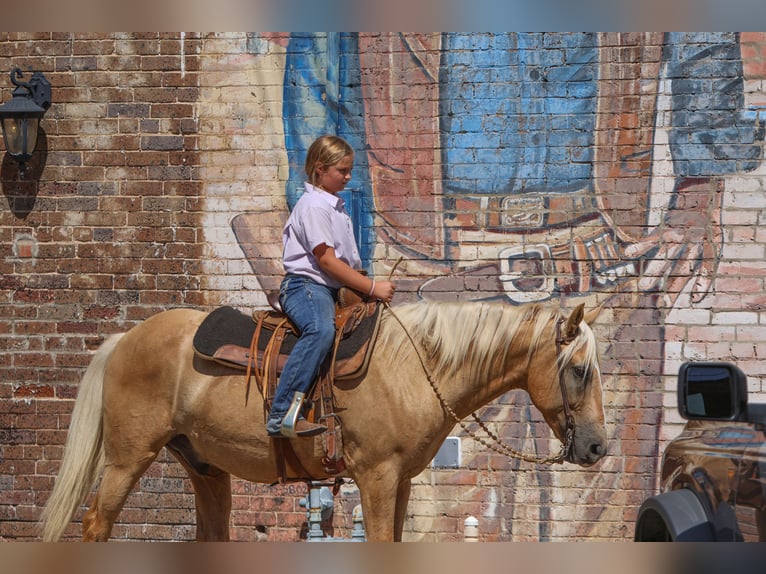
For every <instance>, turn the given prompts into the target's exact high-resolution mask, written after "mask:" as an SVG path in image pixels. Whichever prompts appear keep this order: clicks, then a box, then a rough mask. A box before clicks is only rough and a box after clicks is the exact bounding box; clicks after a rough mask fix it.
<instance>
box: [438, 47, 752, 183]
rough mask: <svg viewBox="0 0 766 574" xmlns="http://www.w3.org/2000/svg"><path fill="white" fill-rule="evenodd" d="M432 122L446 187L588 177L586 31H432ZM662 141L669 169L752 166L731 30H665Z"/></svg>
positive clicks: (591, 64)
mask: <svg viewBox="0 0 766 574" xmlns="http://www.w3.org/2000/svg"><path fill="white" fill-rule="evenodd" d="M442 45H443V48H444V51H443V56H442V65H441V72H440V93H441V102H440V122H441V134H442V158H443V174H444V184H445V190H446V192H447V193H459V194H489V193H491V194H510V193H520V192H521V193H523V192H536V191H540V192H545V193H561V192H568V191H577V190H582V189H584V188H587V187H588V186H590V185H591V179H592V171H593V166H592V160H593V145H594V131H595V126H596V99H597V95H598V45H597V38H596V35H595V34H578V33H562V32H554V33H509V34H460V33H448V34H445V35H444V36H443V42H442ZM663 57H664V69H665V74H666V75H667V77H668V78H669V79H670V81H671V92H672V119H671V124H672V125H671V128H670V134H669V138H670V147H671V151H672V155H673V162H674V168H675V171H676V175H677V176H679V177H697V176H712V175H722V174H726V173H733V172H736V171H746V170H749V169H753V168H755V167H756V166H757V165H758V158H759V157H760V149H759V147H758V146H757V145H755V141H756V139H757V138H758V137H761V138H762V137H763V134H762V133H761V134H756V125H755V118H754V117H753V116H752V115H749V114H747V113H746V112H745V110H743V105H744V95H743V77H742V76H743V72H742V61H741V57H740V51H739V38H738V35H737V34H735V33H708V32H702V33H671V34H667V35H666V37H665V46H664V56H663Z"/></svg>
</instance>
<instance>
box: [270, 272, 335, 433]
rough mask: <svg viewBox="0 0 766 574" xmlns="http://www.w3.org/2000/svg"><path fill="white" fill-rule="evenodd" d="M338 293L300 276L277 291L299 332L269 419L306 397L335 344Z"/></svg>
mask: <svg viewBox="0 0 766 574" xmlns="http://www.w3.org/2000/svg"><path fill="white" fill-rule="evenodd" d="M336 296H337V290H336V289H332V288H330V287H327V286H325V285H320V284H319V283H317V282H315V281H313V280H311V279H309V278H308V277H302V276H300V275H290V274H288V275H286V276H285V278H284V279H283V280H282V284H281V285H280V287H279V304H280V305H281V306H282V310H283V311H284V312H285V313H286V314H287V316H288V317H289V318H290V320H291V321H292V322H293V324H294V325H295V326H296V327H297V328H298V329H299V330H300V336H299V337H298V342H297V343H295V346H294V347H293V350H292V351H291V352H290V356H289V357H288V359H287V362H286V363H285V366H284V369H283V370H282V375H281V376H280V378H279V384H278V385H277V391H276V394H275V395H274V402H273V404H272V407H271V414H270V415H269V419H280V420H281V419H282V418H284V416H285V414H287V411H288V409H289V408H290V403H291V402H292V399H293V395H294V394H295V393H296V392H301V393H307V392H308V391H309V390H310V389H311V386H312V385H313V383H314V381H315V380H316V377H317V375H318V374H319V367H320V366H321V365H322V361H324V359H325V357H327V354H328V353H329V352H330V349H332V345H333V341H334V340H335V298H336Z"/></svg>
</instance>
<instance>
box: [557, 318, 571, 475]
mask: <svg viewBox="0 0 766 574" xmlns="http://www.w3.org/2000/svg"><path fill="white" fill-rule="evenodd" d="M563 323H564V318H563V317H562V318H559V320H558V321H556V365H558V372H559V388H560V389H561V398H562V399H563V401H564V418H565V419H566V425H567V426H566V430H565V433H564V436H565V440H564V444H563V445H562V448H561V453H562V460H563V459H564V458H566V456H567V455H568V454H570V451H571V450H572V447H573V446H574V433H575V419H574V415H573V414H572V407H570V406H569V397H568V396H567V384H566V381H565V380H564V367H563V365H559V364H558V363H559V359H560V357H561V347H562V345H564V344H567V343H571V342H572V339H565V338H564V337H563V336H562V334H561V325H562V324H563Z"/></svg>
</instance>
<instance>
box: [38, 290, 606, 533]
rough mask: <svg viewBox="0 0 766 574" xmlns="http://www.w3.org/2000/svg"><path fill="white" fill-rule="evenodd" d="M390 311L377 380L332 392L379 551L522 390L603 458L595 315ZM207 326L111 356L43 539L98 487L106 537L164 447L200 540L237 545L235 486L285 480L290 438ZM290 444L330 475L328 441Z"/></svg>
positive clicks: (83, 407) (100, 366) (149, 329)
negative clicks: (210, 342) (282, 449)
mask: <svg viewBox="0 0 766 574" xmlns="http://www.w3.org/2000/svg"><path fill="white" fill-rule="evenodd" d="M382 312H383V317H382V319H381V326H380V331H379V338H378V341H377V343H376V346H375V349H374V351H373V353H372V356H371V358H370V362H369V367H368V369H367V372H366V374H365V376H364V377H363V378H360V379H358V380H352V381H344V382H342V383H337V387H336V389H335V401H336V409H335V411H336V413H337V416H338V418H339V422H340V426H341V429H342V436H343V448H344V459H345V463H346V470H345V471H343V473H342V475H340V476H344V477H350V478H352V479H353V480H354V481H355V482H356V484H357V486H358V488H359V492H360V496H361V501H362V507H363V508H364V526H365V530H366V533H367V537H368V539H369V540H375V541H390V540H397V541H398V540H401V538H402V530H403V526H404V520H405V514H406V508H407V502H408V499H409V495H410V485H411V480H412V478H413V477H415V476H417V475H418V474H419V473H420V472H421V471H423V470H424V469H425V468H426V466H427V465H428V464H429V462H430V461H431V459H432V458H433V457H434V455H435V454H436V452H437V450H438V449H439V446H440V445H441V444H442V442H443V441H444V439H445V438H446V437H447V435H448V434H449V432H450V431H451V430H452V428H453V427H454V425H455V423H456V422H457V419H460V418H462V417H465V416H467V415H469V414H470V413H472V412H473V411H475V410H476V409H478V408H480V407H482V406H483V405H486V404H487V403H489V402H490V401H492V400H493V399H495V398H496V397H498V396H500V395H501V394H503V393H505V392H506V391H508V390H510V389H524V390H526V391H527V392H528V393H529V395H530V398H531V401H532V403H533V404H534V405H535V406H536V407H537V408H538V409H539V410H540V411H541V412H542V414H543V416H544V418H545V420H546V422H547V423H548V425H549V426H550V427H551V428H552V430H553V432H554V434H555V435H556V436H557V437H558V438H559V440H561V441H562V442H564V441H565V440H566V437H567V434H568V431H567V429H568V426H571V424H572V423H573V425H574V427H573V428H574V433H573V438H571V436H572V433H571V430H570V431H569V436H570V439H569V440H568V441H567V442H568V443H569V448H568V452H567V453H566V458H565V459H566V460H567V461H569V462H572V463H576V464H579V465H582V466H590V465H592V464H593V463H595V462H596V461H598V460H599V459H600V458H601V457H603V456H604V455H605V454H606V430H605V428H604V411H603V407H602V402H601V372H600V370H599V364H598V359H597V352H596V342H595V338H594V335H593V331H592V330H591V329H590V327H589V323H590V322H591V321H592V320H593V319H594V318H595V315H597V314H598V310H595V311H591V312H590V313H589V314H586V313H584V310H583V306H582V305H580V306H579V307H577V308H576V309H575V310H574V311H573V312H572V313H571V314H570V315H569V316H568V317H564V316H563V315H562V313H561V311H559V310H550V309H546V308H544V307H542V306H540V305H539V304H535V305H527V306H522V307H513V306H510V305H506V304H502V303H487V302H460V303H437V302H417V303H412V304H406V305H400V306H396V307H393V308H391V307H388V308H384V309H383V310H382ZM205 316H206V313H204V312H202V311H198V310H191V309H174V310H169V311H164V312H161V313H159V314H157V315H155V316H153V317H150V318H149V319H147V320H146V321H144V322H143V323H141V324H139V325H137V326H135V327H134V328H132V329H130V330H129V331H128V332H126V333H124V334H118V335H112V336H111V337H110V338H108V339H107V340H106V341H105V342H104V343H103V344H102V345H101V347H100V348H99V350H98V351H97V352H96V354H95V355H94V357H93V360H92V362H91V364H90V366H89V367H88V369H87V370H86V373H85V375H84V378H83V380H82V382H81V384H80V388H79V394H78V397H77V401H76V403H75V406H74V410H73V413H72V421H71V425H70V428H69V435H68V437H67V443H66V447H65V452H64V458H63V461H62V464H61V470H60V473H59V475H58V477H57V479H56V483H55V486H54V488H53V492H52V493H51V496H50V499H49V500H48V503H47V505H46V507H45V509H44V511H43V516H42V521H43V538H44V540H46V541H53V540H57V539H59V538H60V537H61V535H62V534H63V532H64V530H65V528H66V527H67V525H68V524H69V522H70V521H71V520H72V517H73V515H74V513H75V512H76V510H77V508H78V507H79V505H80V504H82V503H83V502H84V500H85V498H86V497H87V496H88V494H89V493H90V491H91V489H92V487H93V485H94V483H95V482H96V480H97V479H98V477H99V476H101V483H100V486H99V487H98V490H97V492H96V495H95V498H94V500H93V502H92V504H91V506H90V508H89V510H88V511H87V512H86V514H85V515H84V518H83V533H82V536H83V539H84V540H106V539H107V538H109V536H110V533H111V530H112V525H113V524H114V522H115V520H116V519H117V516H118V514H119V512H120V510H121V508H122V506H123V504H124V502H125V499H126V498H127V496H128V494H129V493H130V491H131V490H132V488H133V486H134V485H135V484H136V481H137V480H138V479H139V477H140V476H141V475H142V474H143V473H144V472H145V471H146V470H147V469H148V468H149V465H151V463H152V461H154V460H155V458H156V457H157V455H158V453H159V452H160V450H161V449H162V447H164V446H168V449H169V450H170V452H172V453H173V454H174V455H175V456H176V458H178V460H179V462H180V463H181V464H182V465H183V467H184V468H185V469H186V471H187V472H188V473H189V476H190V478H191V482H192V485H193V487H194V493H195V503H196V516H197V539H198V540H228V538H229V514H230V510H231V475H234V476H237V477H240V478H242V479H245V480H248V481H253V482H261V483H274V482H276V481H277V480H278V477H279V473H278V466H277V456H276V453H275V442H274V441H275V440H287V439H271V438H269V437H268V436H267V435H266V431H265V427H264V412H263V403H262V399H261V398H260V396H259V393H257V392H256V393H250V400H249V401H245V394H246V381H245V380H244V379H245V378H244V377H243V376H242V374H241V373H240V372H237V371H234V370H231V369H229V368H228V367H226V366H224V365H220V364H217V363H213V362H209V361H206V360H204V359H201V358H199V357H197V356H195V353H194V351H193V349H192V338H193V336H194V333H195V331H196V329H197V327H198V326H199V324H200V323H201V322H202V320H203V319H204V318H205ZM561 387H564V389H565V392H564V393H562V390H563V389H562V388H561ZM562 395H563V396H566V397H568V400H567V402H566V404H565V402H564V398H563V396H562ZM565 407H566V408H565ZM568 419H569V424H568ZM289 440H291V441H292V446H293V449H294V451H295V453H296V455H297V456H298V458H299V459H300V462H301V463H302V466H303V467H304V469H305V470H306V471H308V472H309V473H311V476H312V477H313V479H317V478H328V474H327V472H326V471H325V470H324V466H323V464H322V460H321V459H322V456H323V454H324V453H323V447H322V439H321V436H318V437H313V438H296V439H289ZM287 478H288V479H291V478H295V479H296V480H302V479H303V477H298V476H295V477H290V476H288V477H287Z"/></svg>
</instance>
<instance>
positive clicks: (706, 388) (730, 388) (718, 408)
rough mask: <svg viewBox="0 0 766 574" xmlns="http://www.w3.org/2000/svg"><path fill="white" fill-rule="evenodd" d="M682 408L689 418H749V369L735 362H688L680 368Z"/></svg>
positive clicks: (679, 385) (679, 387)
mask: <svg viewBox="0 0 766 574" xmlns="http://www.w3.org/2000/svg"><path fill="white" fill-rule="evenodd" d="M678 411H679V413H680V414H681V416H682V417H683V418H685V419H689V420H746V418H747V377H746V376H745V373H743V372H742V370H741V369H740V368H739V367H737V366H735V365H732V364H731V363H724V362H709V363H708V362H705V363H694V362H690V363H684V364H683V365H681V369H680V370H679V371H678Z"/></svg>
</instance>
